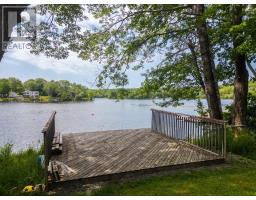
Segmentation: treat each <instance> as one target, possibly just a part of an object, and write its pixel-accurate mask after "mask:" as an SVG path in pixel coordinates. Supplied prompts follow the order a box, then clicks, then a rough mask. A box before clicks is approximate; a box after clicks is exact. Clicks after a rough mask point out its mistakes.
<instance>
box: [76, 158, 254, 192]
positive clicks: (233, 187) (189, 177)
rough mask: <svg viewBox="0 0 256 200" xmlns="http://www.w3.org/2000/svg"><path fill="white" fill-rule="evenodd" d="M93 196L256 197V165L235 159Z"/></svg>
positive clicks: (116, 186)
mask: <svg viewBox="0 0 256 200" xmlns="http://www.w3.org/2000/svg"><path fill="white" fill-rule="evenodd" d="M82 194H83V193H76V195H82ZM92 194H93V195H224V196H225V195H256V161H254V160H250V159H246V158H244V157H240V156H234V157H233V160H232V164H228V165H222V166H216V167H210V168H209V167H208V168H206V167H205V168H200V169H196V170H192V171H179V172H177V173H170V174H169V175H162V176H155V177H150V178H145V179H143V180H138V181H129V182H124V183H112V184H110V185H106V186H105V187H103V188H101V189H100V190H97V191H94V192H93V193H92Z"/></svg>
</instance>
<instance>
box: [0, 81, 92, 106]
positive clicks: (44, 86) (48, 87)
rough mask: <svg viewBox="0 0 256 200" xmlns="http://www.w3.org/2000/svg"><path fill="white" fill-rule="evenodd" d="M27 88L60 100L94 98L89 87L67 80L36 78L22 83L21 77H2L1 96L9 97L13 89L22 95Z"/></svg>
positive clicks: (0, 83)
mask: <svg viewBox="0 0 256 200" xmlns="http://www.w3.org/2000/svg"><path fill="white" fill-rule="evenodd" d="M25 90H31V91H38V92H39V94H40V96H49V97H50V98H52V99H56V100H58V101H81V100H92V98H93V95H92V93H91V92H90V90H89V89H88V88H86V87H85V86H83V85H80V84H76V83H70V82H69V81H66V80H60V81H47V80H44V79H42V78H36V79H29V80H27V81H25V82H24V83H22V82H21V81H20V80H19V79H17V78H13V77H11V78H8V79H0V95H1V97H8V96H9V92H11V91H12V92H16V93H17V94H19V95H22V93H23V92H24V91H25Z"/></svg>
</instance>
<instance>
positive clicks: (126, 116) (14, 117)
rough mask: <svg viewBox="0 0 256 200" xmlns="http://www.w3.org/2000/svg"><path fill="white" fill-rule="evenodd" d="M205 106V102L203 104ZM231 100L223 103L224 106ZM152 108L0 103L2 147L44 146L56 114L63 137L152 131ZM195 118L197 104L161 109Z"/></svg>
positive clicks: (137, 103) (133, 103)
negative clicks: (46, 128) (44, 130)
mask: <svg viewBox="0 0 256 200" xmlns="http://www.w3.org/2000/svg"><path fill="white" fill-rule="evenodd" d="M203 103H204V104H205V101H203ZM230 103H231V100H222V105H223V106H225V105H227V104H230ZM151 108H160V107H158V106H156V105H155V104H154V103H153V101H152V100H121V101H118V102H116V101H115V100H109V99H95V100H94V101H93V102H82V103H73V102H72V103H58V104H57V103H49V104H48V103H47V104H40V103H0V146H3V145H4V144H6V143H12V144H13V145H14V146H13V148H14V150H15V151H18V150H22V149H24V148H27V147H29V146H33V147H36V148H38V147H39V146H40V145H41V143H42V133H41V130H42V128H43V126H44V125H45V123H46V122H47V120H48V118H49V117H50V115H51V113H52V111H54V110H56V111H57V115H56V130H57V131H60V132H62V133H63V134H64V133H71V132H72V133H76V132H86V131H99V130H114V129H129V128H149V127H150V126H151V124H150V123H151V111H150V109H151ZM160 109H164V110H169V111H173V112H179V113H185V114H192V115H196V114H197V113H196V111H195V109H196V101H185V102H184V105H182V106H179V107H168V108H160Z"/></svg>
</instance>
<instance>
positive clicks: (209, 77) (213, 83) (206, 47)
mask: <svg viewBox="0 0 256 200" xmlns="http://www.w3.org/2000/svg"><path fill="white" fill-rule="evenodd" d="M193 12H194V14H196V15H197V16H199V20H198V22H197V23H198V24H197V35H198V39H199V46H200V53H201V58H202V62H203V66H202V67H203V78H204V84H205V93H206V98H207V101H208V107H209V111H210V117H211V118H215V119H223V115H222V108H221V101H220V95H219V87H218V83H217V80H216V78H215V66H214V61H213V57H212V53H211V47H210V42H209V36H208V30H207V24H206V20H205V19H202V18H200V16H202V15H203V13H204V5H203V4H195V5H193Z"/></svg>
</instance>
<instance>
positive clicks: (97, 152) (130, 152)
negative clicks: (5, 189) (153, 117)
mask: <svg viewBox="0 0 256 200" xmlns="http://www.w3.org/2000/svg"><path fill="white" fill-rule="evenodd" d="M51 160H52V161H53V160H55V161H60V162H62V163H64V164H65V165H67V166H68V167H70V168H71V169H73V170H74V171H75V173H73V174H71V175H64V176H63V177H61V179H60V181H70V180H78V179H83V180H84V181H86V182H93V181H102V180H111V179H113V178H121V177H122V176H123V175H127V174H128V175H132V174H136V172H137V173H143V174H144V173H153V172H155V171H159V170H164V169H171V168H180V167H186V166H189V165H191V164H192V165H193V164H197V165H203V164H207V163H210V162H212V163H216V162H222V161H223V158H222V157H221V156H219V155H218V154H216V153H213V152H210V151H207V150H204V149H202V148H200V147H197V146H194V145H191V144H189V143H186V142H183V141H178V140H175V139H170V138H168V137H166V136H165V135H162V134H157V133H153V132H151V130H150V129H128V130H114V131H101V132H88V133H73V134H63V152H62V154H61V155H54V156H52V158H51Z"/></svg>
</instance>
